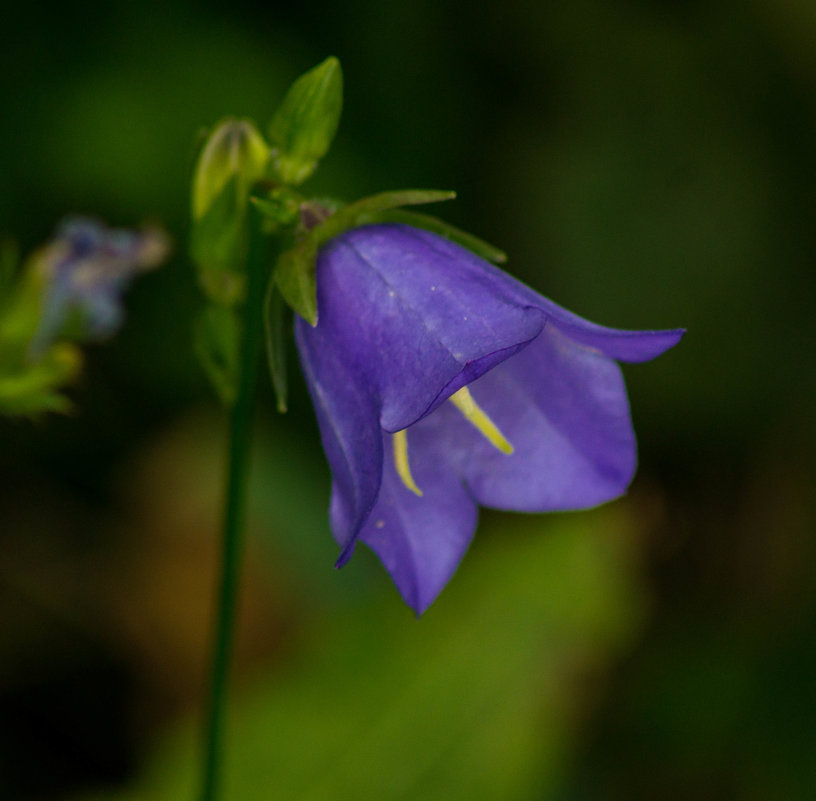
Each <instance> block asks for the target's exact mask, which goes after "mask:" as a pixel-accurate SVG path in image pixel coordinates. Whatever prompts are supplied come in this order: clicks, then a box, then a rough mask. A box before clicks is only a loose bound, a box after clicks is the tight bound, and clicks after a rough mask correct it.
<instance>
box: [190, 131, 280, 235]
mask: <svg viewBox="0 0 816 801" xmlns="http://www.w3.org/2000/svg"><path fill="white" fill-rule="evenodd" d="M268 158H269V147H268V146H267V144H266V142H264V140H263V137H262V136H261V135H260V134H259V133H258V131H257V129H256V128H255V126H254V125H253V124H252V123H251V122H250V121H249V120H235V119H226V120H224V121H223V122H221V123H220V124H219V125H218V127H217V128H216V129H215V130H214V131H213V132H212V134H210V137H209V139H208V140H207V143H206V144H205V145H204V148H203V149H202V151H201V155H200V156H199V158H198V164H197V165H196V170H195V177H194V179H193V219H194V220H200V219H201V218H202V217H203V216H204V215H205V214H206V212H207V211H208V210H209V209H210V208H211V206H212V205H213V202H214V201H215V200H216V198H217V197H218V196H219V195H220V194H221V192H222V191H223V190H224V188H225V187H226V185H227V183H228V182H229V181H230V179H231V178H235V192H236V195H237V197H238V198H239V199H240V201H239V204H240V202H241V201H242V202H243V203H244V204H245V203H246V197H247V195H248V194H249V188H250V187H251V186H252V183H253V182H254V181H257V180H258V179H259V178H261V177H262V176H263V174H264V170H265V167H266V162H267V160H268Z"/></svg>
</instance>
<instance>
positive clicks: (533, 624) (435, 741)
mask: <svg viewBox="0 0 816 801" xmlns="http://www.w3.org/2000/svg"><path fill="white" fill-rule="evenodd" d="M501 520H502V521H504V522H505V523H506V522H507V521H512V523H513V524H514V529H515V530H514V531H512V534H513V536H512V537H511V538H510V544H508V535H509V534H510V533H511V531H508V530H507V528H505V527H504V526H500V527H495V528H494V530H493V531H490V530H487V531H484V530H483V531H481V532H480V536H481V537H484V538H486V541H485V542H482V543H480V544H479V545H480V547H479V548H477V549H476V553H474V554H471V556H470V557H469V558H468V559H467V560H466V561H465V564H464V565H463V567H462V570H461V573H460V575H459V576H457V577H456V578H455V579H454V581H453V582H452V584H451V585H450V587H449V588H448V589H446V591H445V592H444V593H443V595H442V597H441V598H440V599H439V601H437V603H436V604H435V606H434V607H432V608H431V610H430V611H429V612H427V613H426V615H425V616H423V618H422V619H421V620H419V621H417V620H416V619H414V618H413V617H412V616H411V615H410V614H409V613H408V612H407V611H406V610H405V609H404V607H403V606H402V603H401V601H400V600H399V599H398V598H397V593H396V592H395V591H394V590H393V588H392V587H391V586H390V584H388V579H387V577H386V576H385V575H384V574H383V577H382V579H383V580H382V584H381V586H382V587H383V588H387V597H382V598H380V597H377V598H376V599H371V603H370V604H369V605H368V606H367V607H365V608H356V609H354V610H351V611H348V610H346V611H340V612H338V611H336V610H335V611H329V610H328V609H327V610H323V613H324V614H325V615H326V617H325V618H323V619H320V620H314V621H313V622H311V623H309V624H307V627H306V628H305V629H304V630H302V631H300V633H299V637H298V640H299V641H300V642H302V643H304V644H305V654H304V655H305V656H307V658H306V659H297V660H296V662H295V663H294V664H292V665H291V666H290V668H289V669H288V670H281V669H278V670H276V671H275V673H274V675H270V676H268V677H267V678H265V679H263V680H262V681H260V682H259V683H258V684H257V685H256V686H255V687H254V688H253V689H251V690H250V691H249V692H247V693H246V694H245V695H244V697H243V698H242V699H241V701H240V702H239V704H238V705H237V706H236V708H235V709H234V714H233V716H232V725H231V730H230V731H231V734H230V738H229V744H228V754H227V763H226V775H225V786H226V788H227V793H226V796H225V797H230V798H236V799H238V798H239V799H242V801H254V799H258V800H259V801H260V800H261V799H266V798H269V797H271V796H273V795H274V796H275V797H279V798H286V799H291V801H317V799H331V801H358V800H359V799H360V798H376V799H378V801H408V799H410V800H411V801H424V800H426V799H427V801H436V800H437V799H445V801H457V799H462V801H474V800H477V799H485V800H486V801H487V799H490V801H492V800H493V799H496V798H501V799H504V800H505V801H515V800H516V799H517V800H518V801H526V799H530V798H537V799H544V798H552V797H554V796H555V793H556V791H557V789H558V787H559V781H560V779H561V776H562V773H563V772H564V770H565V768H566V766H567V764H568V761H569V760H570V749H571V747H572V743H573V742H574V739H575V728H576V726H577V721H578V719H579V717H578V715H577V714H576V712H577V711H579V710H580V709H581V706H582V704H583V698H582V695H581V692H580V689H579V688H580V686H581V683H580V682H576V678H579V677H580V676H583V675H584V674H586V673H587V672H589V673H590V674H591V673H592V672H594V671H598V670H601V669H603V668H604V667H605V666H606V665H607V664H608V663H609V661H610V660H611V659H612V658H614V657H615V655H616V654H617V653H618V652H619V651H620V649H621V648H622V647H624V646H625V645H626V644H627V643H628V641H629V640H630V638H631V637H632V635H633V633H634V632H635V631H636V630H637V629H638V626H639V623H640V621H641V620H642V615H641V608H642V607H641V599H640V596H639V595H638V594H637V593H636V592H634V591H633V586H632V583H633V582H632V573H633V565H632V563H631V561H630V560H629V558H628V555H627V553H628V552H627V548H626V545H625V537H622V536H621V531H622V530H623V529H624V528H625V526H626V523H625V522H624V521H621V519H620V518H619V517H618V515H617V514H616V513H615V512H613V511H611V510H604V511H603V512H596V513H593V514H585V515H581V516H571V517H568V518H567V517H562V518H554V517H550V518H541V517H537V518H533V517H516V518H501ZM487 528H488V529H489V527H487ZM491 535H493V536H491ZM358 558H359V557H358ZM346 570H354V563H352V565H351V566H350V567H349V568H346ZM331 575H332V574H331V573H329V572H327V576H326V580H327V581H332V579H331V578H330V576H331ZM335 575H336V574H335ZM335 581H336V579H335ZM198 742H199V738H198V737H197V736H196V731H195V730H194V728H192V727H185V729H184V731H182V732H180V733H179V734H178V735H177V736H175V737H174V738H173V740H172V741H170V742H169V743H168V744H167V749H166V750H165V751H163V752H162V753H161V754H160V757H159V759H158V760H157V761H156V762H154V764H153V766H152V770H151V772H150V775H149V777H147V778H146V780H145V781H143V782H142V783H141V784H140V786H139V787H138V788H134V791H133V792H132V793H131V794H125V796H124V798H127V799H133V801H135V800H136V799H139V801H165V799H166V800H167V801H170V799H173V801H175V799H178V798H188V797H191V792H192V788H193V783H194V781H195V772H196V768H197V767H198V753H197V750H196V749H197V745H198Z"/></svg>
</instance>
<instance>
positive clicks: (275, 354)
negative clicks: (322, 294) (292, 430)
mask: <svg viewBox="0 0 816 801" xmlns="http://www.w3.org/2000/svg"><path fill="white" fill-rule="evenodd" d="M286 313H287V309H286V304H285V303H284V302H283V298H282V297H281V293H280V290H279V289H278V287H277V285H276V284H275V282H274V281H270V282H269V287H268V290H267V293H266V298H265V299H264V330H265V333H266V356H267V362H268V364H269V375H270V377H271V378H272V387H273V389H274V390H275V398H276V400H277V408H278V411H279V412H280V413H281V414H283V413H285V412H286V411H287V409H288V406H287V401H288V395H289V381H288V378H287V374H286V338H285V336H284V331H285V330H286V326H285V318H286Z"/></svg>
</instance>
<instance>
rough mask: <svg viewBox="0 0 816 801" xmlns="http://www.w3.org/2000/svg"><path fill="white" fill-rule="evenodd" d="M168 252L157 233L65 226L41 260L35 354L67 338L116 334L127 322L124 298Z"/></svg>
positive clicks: (86, 223)
mask: <svg viewBox="0 0 816 801" xmlns="http://www.w3.org/2000/svg"><path fill="white" fill-rule="evenodd" d="M167 251H168V242H167V238H166V236H165V235H164V233H163V232H161V231H160V230H158V229H150V228H146V229H144V230H142V231H134V230H127V229H117V228H107V227H106V226H104V225H103V224H102V223H100V222H98V221H96V220H93V219H88V218H84V217H71V218H67V219H66V220H64V221H63V222H62V223H61V224H60V226H59V228H58V230H57V233H56V236H55V237H54V239H53V240H52V241H51V242H50V243H49V244H48V245H47V246H46V247H45V248H44V249H43V251H42V252H41V254H40V265H41V270H42V273H43V278H44V282H45V288H44V296H43V307H42V315H41V319H40V325H39V328H38V330H37V333H36V335H35V337H34V341H33V345H32V347H33V349H34V350H35V351H39V350H42V349H43V348H45V347H47V346H48V344H50V343H51V342H53V341H54V340H55V339H57V338H59V337H60V336H62V335H67V336H69V337H70V338H72V339H101V338H104V337H106V336H109V335H111V334H113V333H114V332H115V331H116V330H117V329H118V328H119V326H120V325H121V322H122V317H123V311H122V303H121V297H122V294H123V292H124V290H125V289H126V288H127V286H128V284H129V283H130V281H131V279H132V278H133V277H134V276H135V275H136V274H137V273H139V272H142V271H144V270H148V269H151V268H153V267H156V266H158V264H159V263H160V262H161V261H162V260H163V259H164V257H165V256H166V254H167ZM66 329H67V330H66Z"/></svg>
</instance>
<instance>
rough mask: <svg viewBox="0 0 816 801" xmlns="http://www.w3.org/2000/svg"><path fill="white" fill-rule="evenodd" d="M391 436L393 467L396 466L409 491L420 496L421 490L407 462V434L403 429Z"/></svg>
mask: <svg viewBox="0 0 816 801" xmlns="http://www.w3.org/2000/svg"><path fill="white" fill-rule="evenodd" d="M392 436H393V438H394V467H396V468H397V475H398V476H399V477H400V478H401V479H402V483H403V484H405V486H406V487H407V488H408V489H409V490H411V492H413V493H414V494H415V495H419V497H420V498H421V497H422V490H421V489H420V488H419V487H418V486H417V485H416V482H415V481H414V477H413V476H412V475H411V466H410V465H409V464H408V435H407V434H406V433H405V429H403V430H402V431H397V433H396V434H393V435H392Z"/></svg>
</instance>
